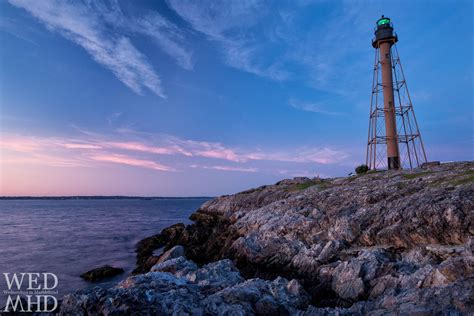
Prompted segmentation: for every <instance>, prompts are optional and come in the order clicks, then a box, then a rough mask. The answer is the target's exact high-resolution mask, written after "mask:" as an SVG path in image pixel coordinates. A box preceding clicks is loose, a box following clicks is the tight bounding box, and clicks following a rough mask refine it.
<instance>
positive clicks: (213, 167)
mask: <svg viewBox="0 0 474 316" xmlns="http://www.w3.org/2000/svg"><path fill="white" fill-rule="evenodd" d="M190 167H191V168H200V169H214V170H220V171H237V172H258V169H257V168H251V167H249V168H245V167H235V166H205V165H194V164H193V165H190Z"/></svg>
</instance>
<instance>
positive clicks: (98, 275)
mask: <svg viewBox="0 0 474 316" xmlns="http://www.w3.org/2000/svg"><path fill="white" fill-rule="evenodd" d="M123 272H124V270H123V269H122V268H115V267H111V266H109V265H105V266H102V267H100V268H96V269H92V270H90V271H87V272H85V273H83V274H81V278H83V279H84V280H86V281H90V282H97V281H101V280H103V279H107V278H111V277H114V276H116V275H119V274H122V273H123Z"/></svg>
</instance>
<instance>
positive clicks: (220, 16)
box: [167, 0, 289, 81]
mask: <svg viewBox="0 0 474 316" xmlns="http://www.w3.org/2000/svg"><path fill="white" fill-rule="evenodd" d="M167 3H168V5H169V7H170V8H172V9H173V10H174V11H175V12H176V13H177V14H178V15H179V16H181V18H183V19H184V20H185V21H187V22H188V23H189V24H190V25H191V26H192V27H193V28H194V29H195V30H196V31H199V32H201V33H203V34H205V35H206V36H207V37H208V38H209V39H210V40H212V41H215V42H217V43H219V45H220V46H221V49H222V52H223V54H224V61H225V62H226V63H227V64H228V65H229V66H231V67H233V68H236V69H239V70H242V71H245V72H249V73H252V74H255V75H258V76H261V77H268V78H270V79H273V80H278V81H281V80H285V79H287V77H288V75H289V73H288V72H287V71H286V70H284V68H282V67H280V66H281V65H280V64H279V62H278V61H268V57H269V56H266V57H267V60H262V59H259V58H258V56H259V55H262V54H263V50H262V49H263V48H264V47H263V46H262V45H261V44H260V43H259V40H258V39H257V38H256V36H257V33H256V32H252V30H251V28H252V27H253V26H256V25H257V24H258V22H259V18H260V16H261V15H262V12H265V6H264V3H263V1H260V0H252V1H227V2H225V1H212V0H206V1H199V2H195V1H180V0H168V1H167Z"/></svg>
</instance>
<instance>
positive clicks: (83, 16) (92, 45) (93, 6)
mask: <svg viewBox="0 0 474 316" xmlns="http://www.w3.org/2000/svg"><path fill="white" fill-rule="evenodd" d="M9 2H10V3H11V4H12V5H14V6H16V7H18V8H23V9H25V10H26V11H27V12H29V13H30V14H31V15H33V16H34V17H35V18H37V19H38V20H39V21H40V22H42V23H43V24H44V25H45V26H46V27H47V28H48V29H49V30H50V31H53V32H57V33H59V34H61V35H62V36H63V37H65V38H66V39H68V40H70V41H72V42H74V43H76V44H77V45H79V46H81V47H82V48H83V49H84V50H86V52H87V53H88V54H89V55H90V56H91V57H92V58H93V59H94V60H95V61H96V62H97V63H98V64H100V65H102V66H103V67H105V68H107V69H109V70H110V71H111V72H112V73H113V74H114V75H115V76H116V77H117V79H119V80H120V81H121V82H122V83H123V84H125V85H126V86H127V87H129V88H130V89H131V90H133V91H134V92H135V93H137V94H142V93H143V92H144V90H145V89H148V90H149V91H151V92H153V93H154V94H156V95H158V96H160V97H162V98H165V93H164V91H163V86H162V82H161V79H160V77H159V76H158V74H157V73H156V71H155V70H154V69H153V66H152V65H151V64H150V62H149V61H148V58H147V57H146V56H145V55H144V54H143V53H141V52H140V51H139V50H138V49H137V48H136V47H135V46H134V45H133V44H132V42H131V40H130V38H129V36H128V34H134V33H138V34H142V35H147V36H149V37H151V38H152V39H154V41H155V42H156V43H158V45H159V46H160V47H161V48H162V50H163V51H164V52H165V53H167V54H168V55H170V56H172V57H173V58H174V59H176V61H177V63H178V64H179V65H180V66H181V67H183V68H185V69H192V60H191V54H190V53H189V52H188V51H187V50H186V49H185V48H184V47H183V46H182V45H181V44H180V43H179V41H182V39H183V38H182V34H181V33H180V32H179V30H178V29H177V28H176V27H175V26H174V25H173V24H172V23H171V22H169V21H168V20H166V19H165V18H164V17H162V16H161V15H159V14H158V13H156V12H153V13H150V14H148V15H147V16H144V17H140V18H130V19H129V18H127V17H125V16H124V15H123V14H122V12H121V10H120V7H119V5H118V2H116V1H111V2H109V4H110V5H109V6H107V5H105V4H104V3H102V2H94V1H90V2H85V3H82V2H79V1H74V2H69V1H55V0H51V1H35V0H9Z"/></svg>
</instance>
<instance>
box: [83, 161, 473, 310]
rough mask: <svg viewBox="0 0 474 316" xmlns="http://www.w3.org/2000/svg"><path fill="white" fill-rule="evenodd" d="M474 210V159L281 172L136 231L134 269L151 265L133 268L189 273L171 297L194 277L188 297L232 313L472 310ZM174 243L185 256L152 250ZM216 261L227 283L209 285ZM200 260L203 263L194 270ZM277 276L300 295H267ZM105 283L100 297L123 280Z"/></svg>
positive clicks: (192, 303)
mask: <svg viewBox="0 0 474 316" xmlns="http://www.w3.org/2000/svg"><path fill="white" fill-rule="evenodd" d="M473 218H474V163H472V162H464V163H449V164H441V165H439V166H436V165H434V166H427V168H425V169H418V170H412V171H385V172H369V173H367V174H364V175H359V176H352V177H348V178H335V179H319V178H313V179H309V178H296V179H293V180H284V181H281V182H279V183H277V184H275V185H269V186H264V187H260V188H257V189H252V190H249V191H245V192H241V193H239V194H235V195H230V196H222V197H219V198H216V199H214V200H211V201H208V202H206V203H205V204H204V205H203V206H202V207H201V208H200V209H199V210H198V211H197V212H196V213H194V214H193V215H192V217H191V219H192V220H193V221H194V223H193V224H191V225H188V226H184V225H182V224H178V225H174V226H172V227H170V228H167V229H165V230H163V232H162V233H160V234H158V235H155V236H152V237H150V238H148V239H145V240H143V241H141V242H140V243H139V245H138V247H137V269H136V272H137V273H144V272H148V271H149V270H150V269H152V271H154V272H149V273H147V274H145V275H137V276H136V277H133V278H138V279H137V280H142V279H143V278H145V279H146V280H148V281H149V282H152V281H153V280H152V278H158V279H159V280H160V281H156V282H158V283H159V282H161V283H160V284H165V283H166V282H168V281H164V278H165V277H162V275H164V274H163V273H166V275H167V277H168V278H172V279H170V281H169V282H168V283H169V285H168V286H169V287H175V286H177V285H176V282H182V281H171V280H175V279H173V278H177V279H178V280H184V281H183V282H185V284H186V286H185V287H186V290H183V291H182V293H183V296H180V297H179V298H178V297H174V298H173V299H176V300H177V302H179V301H180V300H182V299H184V297H187V296H186V295H188V294H186V293H191V290H189V289H190V288H193V286H194V288H198V290H196V291H197V293H199V294H196V295H198V296H197V297H198V298H196V296H194V294H192V295H191V296H190V297H193V299H196V300H195V301H193V300H192V299H190V300H189V301H186V302H188V303H186V304H188V305H187V306H191V307H193V308H194V307H195V308H197V310H199V311H204V312H205V313H210V314H219V313H218V309H217V307H219V308H223V309H224V310H228V311H229V313H230V311H233V310H232V309H231V308H234V307H232V306H233V305H238V306H239V307H235V308H238V310H239V311H243V312H245V313H247V312H248V313H250V314H252V313H254V314H258V313H263V311H266V313H270V314H279V313H280V314H285V313H290V314H301V315H325V314H354V313H355V314H365V313H372V314H385V313H394V314H398V313H402V314H403V313H409V314H411V313H425V314H431V313H440V312H442V313H452V314H468V313H470V312H473V311H474V305H473V300H472V290H470V289H472V288H473V287H474V276H473V274H474V259H473V254H472V251H473V242H474V228H473V227H474V225H473ZM177 245H180V246H183V248H184V255H185V257H186V258H188V259H189V260H188V259H185V257H184V256H177V255H173V256H171V257H173V258H171V259H170V260H166V261H163V260H160V257H159V256H156V255H154V253H156V251H157V250H158V249H163V251H165V254H164V255H162V257H163V258H164V257H165V256H169V254H166V251H168V250H171V249H173V247H175V246H177ZM180 249H181V248H180ZM173 251H174V252H175V251H176V248H175V249H174V250H173ZM178 252H179V251H178ZM178 254H182V253H178ZM221 260H225V261H221ZM229 260H230V261H229ZM159 261H163V262H159ZM214 261H217V263H218V264H219V265H224V266H225V265H228V264H230V262H232V263H233V264H234V265H235V268H234V267H232V269H231V268H229V266H227V267H228V270H226V271H227V272H226V273H227V274H226V276H227V277H225V278H224V279H225V280H228V279H229V282H228V283H226V282H227V281H224V283H222V284H221V285H219V286H216V285H215V284H216V280H217V279H218V278H221V276H220V274H215V273H217V272H210V271H214V270H212V269H213V268H212V267H213V266H209V264H211V265H212V264H217V263H212V262H214ZM200 265H204V266H203V268H204V267H205V269H206V270H205V271H201V272H199V273H197V272H196V271H199V266H200ZM152 267H153V268H152ZM216 269H217V268H216ZM235 269H238V270H239V271H237V270H235ZM217 270H219V273H221V272H222V270H225V269H224V268H223V267H219V268H218V269H217ZM231 272H232V273H234V274H233V275H234V277H233V278H231V277H229V275H230V273H231ZM154 273H159V274H157V276H155V274H154ZM193 273H194V274H193ZM191 275H194V276H193V277H191ZM217 275H219V277H217V279H216V278H214V277H213V276H217ZM237 275H238V276H239V277H237ZM158 276H159V277H158ZM147 278H148V279H147ZM193 278H195V279H193ZM241 278H245V279H247V281H242V280H241ZM283 278H285V279H283ZM145 279H143V280H144V281H143V284H145V283H146V282H148V281H145ZM293 279H294V280H295V281H286V280H293ZM196 280H200V281H196ZM277 280H278V281H277ZM282 280H285V281H282ZM173 282H174V283H173ZM199 282H201V285H199ZM202 282H204V283H206V284H207V288H204V287H203V284H204V283H202ZM275 282H276V283H275ZM280 282H282V283H281V284H285V285H284V286H283V285H282V286H283V287H284V288H286V287H287V286H288V284H289V283H291V282H294V284H297V286H296V285H295V287H298V291H297V292H298V293H299V294H298V295H297V296H300V297H299V298H298V299H297V303H291V304H287V303H285V302H290V301H291V300H290V301H288V298H287V297H286V296H288V295H289V294H288V293H287V292H285V295H286V296H285V300H279V299H278V296H275V295H274V293H275V291H276V290H275V288H274V287H273V288H272V286H276V285H271V284H280ZM285 282H287V283H288V284H287V283H285ZM137 284H138V283H137ZM139 284H142V283H139ZM173 284H174V285H173ZM183 286H184V285H183ZM189 286H191V287H189ZM283 287H279V289H282V288H283ZM290 287H292V286H290ZM118 288H121V287H120V286H119V287H118ZM122 288H123V286H122ZM134 288H135V289H138V288H140V286H138V285H137V286H136V287H134ZM272 289H273V290H272ZM111 291H119V290H118V289H114V290H111ZM120 291H124V290H120ZM151 291H152V292H153V293H155V292H154V291H158V290H157V289H155V288H153V289H152V290H151ZM159 291H163V290H159ZM180 291H181V290H180ZM246 291H249V292H250V293H247V294H244V293H246ZM178 292H179V291H177V289H176V291H174V292H172V293H173V295H178V294H176V293H178ZM255 292H257V293H258V296H259V297H261V298H262V299H263V297H265V299H264V300H263V301H260V300H257V299H256V296H255V297H254V296H253V295H254V294H252V293H255ZM94 293H95V292H94ZM101 293H102V292H101ZM111 293H112V292H111ZM111 293H109V292H104V293H102V294H101V295H102V296H101V297H102V298H101V299H103V298H104V297H111V295H114V294H113V293H118V292H113V293H112V294H111ZM120 293H122V292H120ZM160 293H161V292H160ZM193 293H194V292H193ZM219 293H220V294H219ZM271 293H273V294H271ZM88 295H89V296H90V295H92V294H88ZM93 295H97V294H93ZM104 295H105V296H104ZM117 295H118V294H117ZM120 295H122V294H120ZM160 295H161V294H160ZM163 295H165V294H163ZM166 295H168V294H166ZM166 295H165V296H166ZM189 295H190V294H189ZM199 295H201V296H199ZM216 295H218V296H216ZM211 297H212V299H211ZM119 301H120V300H119ZM204 301H206V302H209V304H210V305H205V306H204V305H202V304H203V302H204ZM210 302H213V303H212V304H211V303H210ZM291 302H293V301H291ZM295 302H296V301H295ZM117 304H118V303H117ZM177 304H178V303H177ZM183 304H184V303H183ZM196 304H197V305H196ZM172 305H173V304H172ZM178 305H179V304H178ZM173 306H176V304H175V305H173ZM210 306H215V308H214V309H212V308H211V307H210ZM242 306H246V307H242ZM257 307H258V308H257ZM150 308H151V307H150ZM240 308H244V309H243V310H241V309H240Z"/></svg>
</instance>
